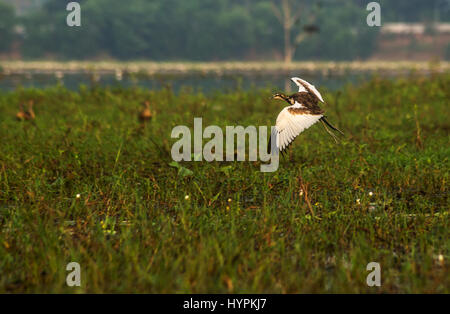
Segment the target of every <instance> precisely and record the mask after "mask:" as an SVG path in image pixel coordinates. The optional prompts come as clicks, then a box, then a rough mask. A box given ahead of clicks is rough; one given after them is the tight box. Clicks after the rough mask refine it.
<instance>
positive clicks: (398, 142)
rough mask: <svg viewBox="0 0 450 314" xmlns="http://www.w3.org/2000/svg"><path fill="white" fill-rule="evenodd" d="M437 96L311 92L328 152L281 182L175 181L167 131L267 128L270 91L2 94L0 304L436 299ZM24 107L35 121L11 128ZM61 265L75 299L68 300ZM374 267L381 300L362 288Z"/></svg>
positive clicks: (447, 276) (311, 147) (210, 175)
mask: <svg viewBox="0 0 450 314" xmlns="http://www.w3.org/2000/svg"><path fill="white" fill-rule="evenodd" d="M449 86H450V75H448V74H445V75H434V76H432V77H430V78H421V77H419V78H410V79H407V78H405V79H397V80H394V81H388V80H383V79H379V78H374V79H373V80H372V81H370V82H368V83H364V84H363V85H361V86H357V87H355V86H347V87H346V88H344V89H342V90H341V91H338V92H336V93H331V92H327V91H324V93H323V95H324V98H325V100H326V101H327V104H325V105H324V106H323V107H324V109H325V110H326V111H327V115H328V117H329V120H330V121H331V122H332V123H334V124H336V125H337V126H338V127H340V128H341V129H342V130H343V131H344V132H345V134H346V136H345V139H344V140H343V141H342V142H341V143H340V144H335V143H334V142H333V141H332V139H331V138H330V137H329V136H328V135H327V134H326V133H325V132H324V131H323V130H322V127H321V126H320V125H319V124H317V125H315V126H313V127H311V128H310V129H308V130H307V131H306V132H304V133H303V134H302V135H301V136H300V137H298V138H297V139H296V141H295V144H294V145H293V147H292V150H291V154H290V155H288V156H287V157H285V158H284V159H282V160H281V163H280V167H279V170H278V171H277V172H274V173H261V172H260V171H259V170H260V169H259V162H214V163H207V162H183V163H181V165H182V166H183V167H185V168H188V169H189V170H191V171H192V174H191V175H189V173H190V172H182V174H183V173H184V174H187V175H184V176H183V175H180V174H179V173H178V169H177V168H175V167H172V166H169V163H171V161H172V160H171V158H170V149H171V145H172V143H174V141H175V140H173V139H171V138H170V134H171V130H172V128H173V127H174V126H176V125H179V124H184V125H188V126H189V127H191V128H192V127H193V119H194V117H203V125H204V126H206V125H212V124H216V125H219V126H223V127H224V126H226V125H244V126H245V125H269V124H271V123H273V122H274V120H275V117H276V115H277V114H278V112H279V111H280V110H281V108H282V107H283V106H284V105H283V104H282V103H280V102H276V101H275V102H271V101H268V100H267V99H268V97H269V95H270V93H271V91H270V90H254V91H240V90H237V91H224V92H217V93H213V94H209V95H204V94H202V93H200V92H196V91H193V90H191V89H189V88H186V89H183V90H182V91H180V92H179V93H177V94H174V93H172V91H171V90H170V89H164V90H161V91H146V90H143V89H133V88H130V89H121V88H111V89H103V88H87V87H80V90H79V91H77V92H72V91H69V90H66V89H65V88H63V87H54V88H50V89H46V90H33V89H27V90H17V91H15V92H12V93H0V140H1V142H0V274H1V275H0V292H43V293H46V292H52V293H53V292H63V293H71V292H94V293H96V292H149V293H226V292H234V293H304V292H311V293H316V292H322V293H323V292H330V293H339V292H340V293H360V292H372V293H379V292H389V293H419V292H425V293H430V292H441V293H449V292H450V271H449V262H448V259H449V257H450V256H449V248H450V242H449V232H450V224H449V221H450V219H449V203H450V202H449V188H448V187H449V169H450V160H449V158H450V147H449V139H450V136H449V130H450V124H449V123H450V122H449V116H450V110H449V97H450V89H449ZM28 99H34V100H35V103H36V105H35V111H36V115H37V118H36V121H35V123H31V122H29V121H25V122H18V121H16V120H15V119H14V116H15V113H16V112H17V106H18V103H19V102H21V101H25V100H28ZM144 99H149V100H150V101H151V103H152V109H153V110H154V111H155V113H156V115H155V118H154V119H153V120H152V122H151V123H149V124H147V125H146V126H145V127H142V126H140V125H139V123H138V122H137V119H136V115H137V112H138V110H139V103H140V102H141V101H143V100H144ZM300 183H302V184H303V185H304V187H305V188H306V189H307V192H308V193H307V195H308V198H307V199H306V198H305V195H306V193H303V195H300V194H301V193H300V190H301V189H300ZM370 191H372V192H373V196H370V195H369V192H370ZM77 194H80V195H81V197H80V198H79V199H77V197H76V195H77ZM186 196H189V198H188V199H186ZM358 199H359V201H358ZM308 201H310V204H311V206H312V208H313V211H314V213H315V216H313V215H311V214H310V208H309V205H308ZM440 254H441V255H442V256H443V258H444V260H443V261H442V260H441V261H440V260H439V259H438V256H439V255H440ZM72 261H76V262H78V263H80V265H81V271H82V286H81V287H80V288H70V287H67V286H66V284H65V279H66V275H67V274H68V272H67V271H66V270H65V268H66V265H67V264H68V263H69V262H72ZM373 261H374V262H378V263H380V265H381V281H382V285H381V287H368V286H367V285H366V276H367V275H368V273H369V272H368V271H366V265H367V264H368V263H369V262H373Z"/></svg>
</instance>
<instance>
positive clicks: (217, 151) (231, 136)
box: [171, 118, 279, 172]
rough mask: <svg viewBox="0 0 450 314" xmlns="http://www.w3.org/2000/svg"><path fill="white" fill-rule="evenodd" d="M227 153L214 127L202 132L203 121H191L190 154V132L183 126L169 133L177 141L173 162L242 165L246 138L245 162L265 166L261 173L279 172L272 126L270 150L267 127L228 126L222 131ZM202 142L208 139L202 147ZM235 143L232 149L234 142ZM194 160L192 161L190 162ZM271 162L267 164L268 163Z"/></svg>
mask: <svg viewBox="0 0 450 314" xmlns="http://www.w3.org/2000/svg"><path fill="white" fill-rule="evenodd" d="M225 133H226V136H225V143H226V150H225V151H224V134H223V131H222V129H221V128H220V127H219V126H216V125H210V126H207V127H206V128H205V129H204V130H203V121H202V118H194V136H193V137H194V138H193V140H194V147H193V148H194V149H193V150H192V134H191V130H190V129H189V128H188V127H187V126H185V125H178V126H176V127H174V128H173V129H172V133H171V137H172V138H180V137H181V139H179V140H178V141H177V142H175V143H174V144H173V146H172V149H171V156H172V159H173V160H174V161H192V159H193V160H194V161H202V160H205V161H208V162H211V161H224V160H225V161H235V160H237V161H245V159H246V158H245V157H246V142H247V141H246V138H248V143H249V145H248V146H249V149H248V161H257V160H258V155H259V160H260V161H262V162H268V163H267V164H261V167H260V170H261V172H274V171H276V170H277V169H278V164H279V153H278V148H277V147H276V145H275V143H276V131H275V127H273V126H272V128H271V132H270V135H269V136H271V137H272V138H271V147H270V152H269V149H268V132H267V127H266V126H259V127H258V129H257V128H256V127H255V126H253V125H251V126H247V127H245V128H244V127H243V126H227V127H226V128H225ZM203 139H211V140H209V141H208V142H207V143H206V144H205V145H204V146H203ZM236 139H237V143H236V145H235V140H236ZM192 156H193V158H192ZM269 161H270V162H269Z"/></svg>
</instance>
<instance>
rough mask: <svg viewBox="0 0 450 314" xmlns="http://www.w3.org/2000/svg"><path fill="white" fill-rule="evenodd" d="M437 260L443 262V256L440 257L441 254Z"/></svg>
mask: <svg viewBox="0 0 450 314" xmlns="http://www.w3.org/2000/svg"><path fill="white" fill-rule="evenodd" d="M438 260H439V262H441V263H442V262H443V261H444V255H442V254H439V255H438Z"/></svg>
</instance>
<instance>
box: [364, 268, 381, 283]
mask: <svg viewBox="0 0 450 314" xmlns="http://www.w3.org/2000/svg"><path fill="white" fill-rule="evenodd" d="M366 270H367V271H371V272H370V273H369V274H368V275H367V278H366V283H367V285H368V286H369V287H373V286H377V287H380V286H381V266H380V263H377V262H370V263H369V264H367V266H366Z"/></svg>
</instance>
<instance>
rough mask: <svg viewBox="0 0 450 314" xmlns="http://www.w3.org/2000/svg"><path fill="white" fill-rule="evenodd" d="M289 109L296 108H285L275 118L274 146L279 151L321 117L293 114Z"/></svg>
mask: <svg viewBox="0 0 450 314" xmlns="http://www.w3.org/2000/svg"><path fill="white" fill-rule="evenodd" d="M289 108H298V107H294V106H289V107H285V108H284V109H283V110H281V112H280V114H279V115H278V117H277V122H276V125H275V130H276V132H277V134H276V145H277V148H278V149H279V150H280V151H283V150H284V149H286V148H287V147H288V145H289V144H290V143H291V142H292V141H293V140H294V139H295V138H296V137H297V136H298V135H299V134H300V133H302V132H303V131H304V130H306V129H307V128H309V127H310V126H311V125H313V124H314V123H316V122H317V121H319V119H320V118H322V116H323V115H312V114H293V113H290V112H289Z"/></svg>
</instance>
